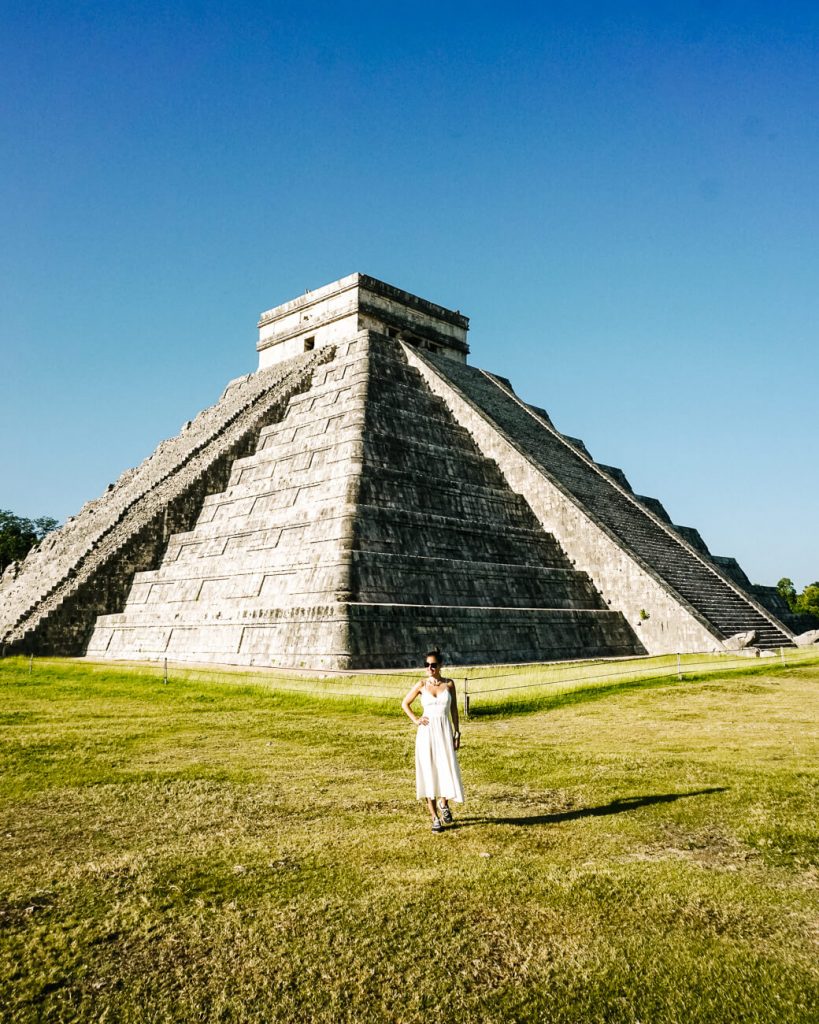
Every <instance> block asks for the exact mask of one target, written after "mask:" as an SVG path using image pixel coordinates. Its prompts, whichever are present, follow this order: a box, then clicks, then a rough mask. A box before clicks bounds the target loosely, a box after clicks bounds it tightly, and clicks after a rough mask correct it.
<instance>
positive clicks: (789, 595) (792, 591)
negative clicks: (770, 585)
mask: <svg viewBox="0 0 819 1024" xmlns="http://www.w3.org/2000/svg"><path fill="white" fill-rule="evenodd" d="M776 589H777V590H778V591H779V594H780V596H781V597H783V598H784V599H785V601H786V602H787V605H788V607H789V608H790V610H791V611H795V609H796V587H795V586H794V585H793V580H791V579H788V577H787V576H783V577H782V579H781V580H780V581H779V582H778V583H777V585H776Z"/></svg>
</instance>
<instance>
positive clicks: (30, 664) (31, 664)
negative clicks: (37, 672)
mask: <svg viewBox="0 0 819 1024" xmlns="http://www.w3.org/2000/svg"><path fill="white" fill-rule="evenodd" d="M33 671H34V655H33V654H29V656H28V674H29V675H31V673H32V672H33Z"/></svg>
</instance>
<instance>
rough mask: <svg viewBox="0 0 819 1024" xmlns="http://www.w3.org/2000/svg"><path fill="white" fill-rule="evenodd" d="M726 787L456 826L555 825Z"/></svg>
mask: <svg viewBox="0 0 819 1024" xmlns="http://www.w3.org/2000/svg"><path fill="white" fill-rule="evenodd" d="M727 791H728V787H727V786H712V787H711V788H710V789H695V790H694V791H693V792H691V793H654V794H651V795H650V796H626V797H622V798H618V799H617V800H612V801H611V803H609V804H601V805H600V806H599V807H578V808H577V809H576V810H573V811H557V812H555V813H554V814H531V815H527V816H525V817H509V818H489V817H484V818H459V819H458V821H457V822H456V823H455V827H456V828H466V827H468V826H469V825H556V824H559V823H560V822H562V821H577V820H578V819H579V818H602V817H605V816H606V815H608V814H623V813H624V812H625V811H636V810H637V809H638V808H639V807H650V806H651V805H652V804H671V803H674V801H675V800H685V799H687V798H688V797H692V796H709V795H711V794H713V793H726V792H727Z"/></svg>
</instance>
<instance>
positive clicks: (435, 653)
mask: <svg viewBox="0 0 819 1024" xmlns="http://www.w3.org/2000/svg"><path fill="white" fill-rule="evenodd" d="M424 658H425V659H426V658H437V659H438V664H439V665H443V663H444V656H443V654H441V652H440V650H439V649H438V648H437V647H433V649H432V650H431V651H427V653H426V654H425V655H424Z"/></svg>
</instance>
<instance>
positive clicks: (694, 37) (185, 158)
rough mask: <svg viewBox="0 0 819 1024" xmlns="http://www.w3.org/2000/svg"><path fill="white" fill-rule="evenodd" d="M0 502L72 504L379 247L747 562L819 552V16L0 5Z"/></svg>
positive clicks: (679, 517) (790, 565) (536, 388)
mask: <svg viewBox="0 0 819 1024" xmlns="http://www.w3.org/2000/svg"><path fill="white" fill-rule="evenodd" d="M3 10H4V13H3V27H2V33H0V147H2V159H0V190H1V192H0V194H2V197H3V202H2V204H0V237H1V238H2V245H0V261H2V263H1V265H0V345H2V365H3V369H4V380H3V383H2V397H1V398H0V437H1V438H2V446H0V447H1V448H2V451H0V481H2V483H1V484H0V508H9V509H11V510H12V511H14V512H16V513H18V514H21V515H28V516H37V515H53V516H55V517H57V518H60V519H62V518H64V517H66V516H68V515H70V514H72V513H73V512H75V511H76V510H77V509H78V508H79V507H80V505H82V503H83V502H84V501H86V500H87V499H89V498H91V497H94V496H96V495H97V494H99V493H100V492H101V491H102V490H103V489H104V488H105V486H106V485H107V484H108V482H109V481H111V480H114V479H116V477H117V476H118V475H119V474H120V473H121V472H122V470H123V469H125V468H126V467H128V466H131V465H135V464H136V463H137V462H139V461H140V460H141V459H142V458H144V457H145V456H147V455H148V454H149V453H150V452H151V451H152V450H153V448H154V447H155V445H156V444H157V443H158V442H159V441H160V440H161V439H162V438H163V437H166V436H168V435H170V434H174V433H176V432H177V431H178V429H179V427H180V426H181V424H182V423H183V422H184V421H185V420H187V419H189V418H190V417H191V416H193V415H194V414H195V413H196V412H197V411H198V410H199V409H200V408H202V407H203V406H205V405H208V404H211V403H212V402H213V401H215V400H216V399H217V398H218V396H219V394H220V392H221V390H222V388H223V387H224V385H225V383H226V382H227V381H228V380H229V379H231V378H233V377H236V376H238V375H240V374H242V373H246V372H248V371H250V370H252V369H254V368H255V365H256V355H255V348H254V346H255V336H256V331H255V323H256V319H257V316H258V313H259V312H260V311H261V310H263V309H267V308H269V307H270V306H273V305H276V304H278V303H279V302H283V301H286V300H287V299H289V298H292V297H294V296H296V295H298V294H300V293H301V292H303V291H304V290H305V289H306V288H315V287H318V286H320V285H322V284H325V283H327V282H328V281H331V280H334V279H336V278H338V277H342V276H344V275H345V274H348V273H351V272H352V271H355V270H360V271H363V272H365V273H368V274H372V275H374V276H376V277H380V278H382V279H384V280H386V281H389V282H390V283H392V284H396V285H398V286H399V287H402V288H406V289H408V290H410V291H413V292H416V293H417V294H420V295H422V296H424V297H425V298H429V299H432V300H433V301H436V302H440V303H442V304H443V305H446V306H450V307H452V308H458V309H460V310H461V311H462V312H464V313H466V314H467V315H468V316H470V317H471V322H472V329H471V332H470V337H471V344H472V357H471V361H472V362H474V363H476V364H478V365H480V366H483V367H485V368H487V369H490V370H493V371H495V372H498V373H501V374H504V375H506V376H508V377H510V378H511V380H512V382H513V384H514V385H515V387H516V389H517V391H518V392H519V393H520V394H521V395H522V396H523V397H524V398H526V399H529V400H530V401H534V402H536V403H537V404H540V405H544V406H545V407H546V408H547V409H548V410H549V412H550V414H551V415H552V418H553V420H554V421H555V423H556V425H557V426H558V427H559V428H560V429H562V430H563V431H565V432H566V433H570V434H573V435H576V436H579V437H582V438H583V439H584V440H585V441H586V443H587V445H588V447H589V448H590V450H591V452H592V454H593V455H594V456H595V458H597V459H598V460H600V461H603V462H608V463H612V464H614V465H618V466H621V467H622V468H623V469H624V470H625V472H626V474H627V475H628V476H629V478H630V480H631V482H632V484H633V485H634V487H635V489H636V490H637V491H639V492H642V493H645V494H650V495H654V496H657V497H659V498H660V499H661V500H662V501H663V502H664V503H665V505H666V507H667V508H668V510H669V512H670V513H671V514H672V517H673V518H674V520H675V521H676V522H679V523H682V524H683V525H691V526H696V527H697V528H698V529H699V530H700V532H701V533H702V534H703V536H704V537H705V540H706V541H707V542H708V543H709V545H710V547H711V549H712V551H714V552H715V553H716V554H733V555H735V556H736V557H737V558H739V560H740V562H741V563H742V564H743V566H744V567H745V568H746V569H747V571H748V572H749V573H750V575H751V576H752V578H753V579H754V580H755V581H757V582H764V583H775V582H776V580H777V579H778V578H779V577H780V576H783V575H788V576H791V577H792V578H793V579H794V581H795V582H796V583H797V585H799V586H802V585H804V584H805V583H806V582H809V581H811V580H814V579H817V578H819V541H817V528H816V522H817V518H819V517H817V507H818V506H819V472H817V468H816V462H817V457H816V438H817V417H816V409H817V393H819V386H818V385H819V346H817V323H819V315H817V314H819V280H817V278H818V277H819V253H818V252H817V245H818V244H819V243H818V242H817V240H819V198H818V196H819V189H817V182H819V73H818V72H817V62H816V53H817V49H819V8H817V6H816V5H815V4H800V3H790V4H781V3H780V4H754V3H727V2H726V3H698V4H686V3H676V4H665V3H646V4H638V3H622V4H618V3H611V4H604V3H546V4H544V3H537V4H534V3H507V4H504V5H500V4H488V3H487V4H484V3H446V2H440V0H439V2H438V3H423V2H420V3H412V4H385V3H383V2H382V3H357V2H355V0H351V2H350V3H348V4H345V5H339V4H325V3H313V4H311V5H304V4H275V3H270V4H248V3H241V2H238V3H234V4H232V5H224V4H212V3H186V2H173V3H152V2H141V3H138V4H130V3H117V2H115V0H109V2H106V3H90V2H89V3H81V2H76V3H48V2H43V3H37V2H31V0H29V2H27V3H11V4H6V5H4V8H3Z"/></svg>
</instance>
